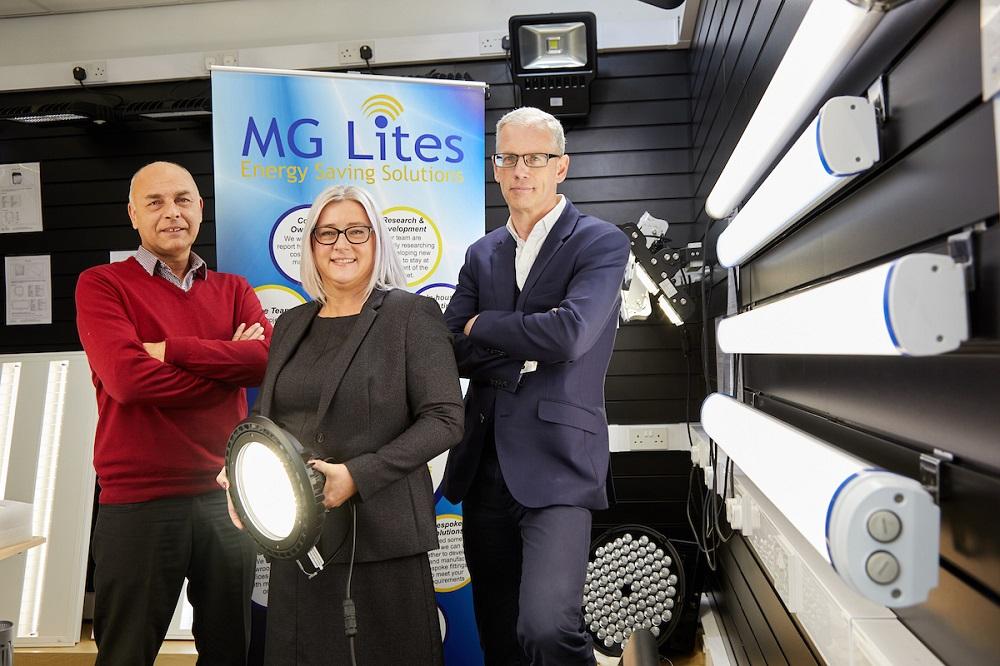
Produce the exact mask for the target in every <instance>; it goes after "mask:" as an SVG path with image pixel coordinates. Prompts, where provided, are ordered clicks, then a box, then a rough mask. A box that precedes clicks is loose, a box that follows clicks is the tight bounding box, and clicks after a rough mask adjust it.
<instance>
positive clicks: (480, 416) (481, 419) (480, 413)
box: [479, 412, 486, 423]
mask: <svg viewBox="0 0 1000 666" xmlns="http://www.w3.org/2000/svg"><path fill="white" fill-rule="evenodd" d="M479 422H480V423H486V414H483V413H482V412H479Z"/></svg>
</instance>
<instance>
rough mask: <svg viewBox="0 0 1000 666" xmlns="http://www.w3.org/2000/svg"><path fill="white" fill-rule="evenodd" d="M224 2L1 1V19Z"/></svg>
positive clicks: (217, 0)
mask: <svg viewBox="0 0 1000 666" xmlns="http://www.w3.org/2000/svg"><path fill="white" fill-rule="evenodd" d="M222 1H224V0H0V18H14V17H18V16H46V15H49V14H73V13H82V12H101V11H104V10H107V9H135V8H138V7H165V6H169V5H198V4H202V3H206V2H222Z"/></svg>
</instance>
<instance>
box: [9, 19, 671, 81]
mask: <svg viewBox="0 0 1000 666" xmlns="http://www.w3.org/2000/svg"><path fill="white" fill-rule="evenodd" d="M563 11H593V12H594V13H595V14H596V15H597V25H598V47H599V48H600V49H602V50H607V49H625V48H649V47H665V46H674V45H677V46H684V45H685V44H677V42H678V28H679V18H680V16H681V13H682V9H678V10H670V11H667V10H662V9H659V8H657V7H653V6H651V5H647V4H644V3H642V2H639V1H638V0H544V1H543V2H529V1H527V0H509V1H497V0H436V1H434V2H421V1H420V0H367V1H358V0H281V1H278V0H230V1H229V2H216V3H209V4H197V5H180V6H167V7H151V8H141V9H123V10H114V11H97V12H87V13H78V14H58V15H50V16H34V17H25V18H8V19H0V45H2V47H0V90H16V89H27V88H45V87H55V86H60V85H73V84H74V81H73V79H72V78H71V75H70V73H69V72H70V71H71V70H72V65H73V64H75V63H83V62H87V61H94V60H106V61H107V66H108V67H107V72H108V78H107V82H108V83H126V82H133V81H139V80H156V79H169V78H184V77H189V76H204V75H206V73H207V72H206V71H205V68H204V54H205V53H210V52H221V51H226V52H238V59H239V64H240V65H244V66H255V67H277V68H291V69H297V68H307V67H336V66H338V62H337V59H336V45H337V43H338V42H343V41H353V40H369V39H374V40H375V41H376V44H375V48H374V50H375V57H374V58H373V60H372V63H373V64H388V63H395V62H421V61H434V60H448V59H464V58H475V57H480V56H482V55H484V54H482V53H481V51H480V49H479V33H481V32H490V31H501V32H504V33H506V29H507V19H508V18H509V17H510V16H511V15H516V14H531V13H541V12H563ZM492 55H493V57H496V55H497V54H492Z"/></svg>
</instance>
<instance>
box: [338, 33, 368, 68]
mask: <svg viewBox="0 0 1000 666" xmlns="http://www.w3.org/2000/svg"><path fill="white" fill-rule="evenodd" d="M362 46H368V47H370V48H371V50H372V51H374V50H375V40H373V39H362V40H357V41H353V42H339V43H338V44H337V64H338V65H363V64H365V61H364V58H362V57H361V47H362Z"/></svg>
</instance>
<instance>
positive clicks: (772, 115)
mask: <svg viewBox="0 0 1000 666" xmlns="http://www.w3.org/2000/svg"><path fill="white" fill-rule="evenodd" d="M883 15H884V12H882V11H881V10H880V9H878V8H873V9H867V8H864V7H860V6H858V5H855V4H852V3H851V2H849V1H848V0H814V1H813V3H812V4H811V5H810V6H809V9H808V11H806V14H805V17H804V18H803V19H802V23H801V24H800V25H799V29H798V31H796V33H795V36H794V37H793V38H792V41H791V43H790V44H789V45H788V50H787V51H786V52H785V55H784V57H783V58H782V59H781V63H780V64H779V65H778V69H777V70H776V71H775V72H774V76H773V78H772V79H771V82H770V84H768V86H767V90H765V91H764V95H763V97H761V100H760V103H759V104H758V105H757V109H756V110H755V111H754V114H753V116H752V117H751V118H750V122H749V123H748V124H747V127H746V129H745V130H744V131H743V135H742V136H741V137H740V140H739V142H738V143H737V144H736V148H735V150H733V153H732V155H730V157H729V161H728V162H727V163H726V166H725V168H723V170H722V174H721V175H720V176H719V179H718V181H716V183H715V187H714V188H712V191H711V193H710V194H709V195H708V199H707V200H706V201H705V211H706V212H707V213H708V214H709V215H711V216H712V217H714V218H716V219H721V218H723V217H725V216H726V215H728V214H729V213H730V212H732V211H733V210H734V209H735V208H736V207H737V206H738V205H740V203H741V202H742V201H743V199H744V198H745V197H746V195H747V194H749V192H750V189H751V188H752V187H753V186H754V185H755V184H756V183H757V181H758V180H759V179H760V177H761V176H762V175H764V173H765V172H766V171H767V169H768V168H769V167H770V165H771V164H772V163H773V162H774V160H775V159H776V158H777V157H778V154H779V151H780V150H781V149H782V148H784V147H785V146H786V145H787V144H788V141H789V140H790V139H791V138H792V137H793V136H794V134H795V132H796V131H797V130H798V129H799V128H800V127H801V126H802V123H803V122H805V120H806V118H807V117H809V115H810V114H812V113H813V112H814V110H815V109H816V107H817V105H818V104H819V103H820V101H821V100H822V99H823V98H824V96H826V94H827V91H828V90H829V88H830V85H831V84H832V83H833V81H834V79H836V77H837V75H838V74H840V72H841V70H842V69H843V68H844V66H845V65H846V64H847V63H848V62H849V61H850V60H851V58H852V57H853V56H854V54H855V52H856V51H857V50H858V48H859V47H860V46H861V44H863V43H864V41H865V40H866V39H867V38H868V35H869V34H871V31H872V30H873V29H874V28H875V26H876V25H877V24H878V22H879V21H880V20H881V19H882V16H883Z"/></svg>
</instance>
